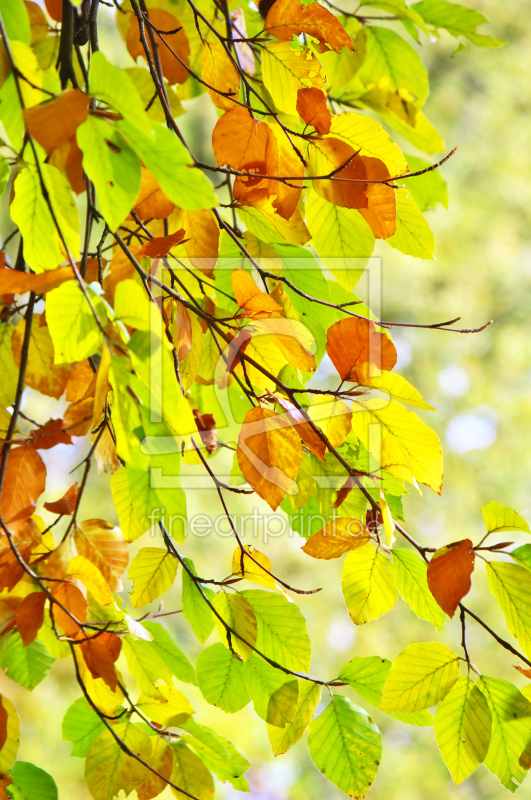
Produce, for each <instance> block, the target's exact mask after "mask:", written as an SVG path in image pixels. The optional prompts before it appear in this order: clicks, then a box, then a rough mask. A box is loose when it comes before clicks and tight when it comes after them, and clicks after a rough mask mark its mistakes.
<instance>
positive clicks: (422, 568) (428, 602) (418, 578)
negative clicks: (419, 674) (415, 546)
mask: <svg viewBox="0 0 531 800" xmlns="http://www.w3.org/2000/svg"><path fill="white" fill-rule="evenodd" d="M427 571H428V565H427V564H426V562H425V561H423V559H422V558H421V557H420V556H419V555H417V553H414V552H413V551H412V550H404V549H402V548H398V547H397V548H395V549H394V550H393V578H394V579H395V583H396V588H397V589H398V591H399V592H400V594H401V595H402V597H403V599H404V600H405V601H406V603H407V604H408V605H409V606H411V608H412V610H413V611H414V612H415V614H416V615H417V616H418V617H421V619H425V620H427V621H428V622H431V623H432V625H435V627H436V628H437V631H438V632H439V633H440V632H441V630H442V627H443V625H444V623H445V622H446V614H445V613H444V611H443V610H442V609H441V608H440V607H439V605H438V604H437V603H436V602H435V599H434V597H433V595H432V593H431V592H430V590H429V587H428V581H427V577H426V574H427Z"/></svg>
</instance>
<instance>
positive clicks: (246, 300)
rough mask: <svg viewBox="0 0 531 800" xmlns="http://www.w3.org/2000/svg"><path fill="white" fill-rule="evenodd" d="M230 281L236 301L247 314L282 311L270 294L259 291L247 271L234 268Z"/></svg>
mask: <svg viewBox="0 0 531 800" xmlns="http://www.w3.org/2000/svg"><path fill="white" fill-rule="evenodd" d="M231 281H232V288H233V289H234V295H235V297H236V302H237V303H238V305H239V306H240V308H244V309H245V311H247V313H248V314H251V315H254V314H261V313H264V312H265V313H272V312H275V311H282V306H279V304H278V303H277V302H276V301H275V300H273V298H272V297H271V295H270V294H266V293H265V292H261V291H260V289H259V288H258V286H257V285H256V283H255V282H254V281H253V279H252V278H251V276H250V275H249V273H248V272H246V271H245V270H244V269H235V270H234V271H233V273H232V276H231Z"/></svg>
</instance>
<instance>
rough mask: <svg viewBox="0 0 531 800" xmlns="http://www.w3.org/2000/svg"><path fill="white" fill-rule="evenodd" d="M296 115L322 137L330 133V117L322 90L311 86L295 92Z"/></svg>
mask: <svg viewBox="0 0 531 800" xmlns="http://www.w3.org/2000/svg"><path fill="white" fill-rule="evenodd" d="M297 113H298V114H299V116H301V117H302V118H303V120H304V121H305V122H306V123H307V124H308V125H311V126H312V127H313V128H315V130H316V131H317V133H320V134H321V136H324V135H325V134H327V133H330V126H331V124H332V115H331V114H330V111H329V110H328V106H327V105H326V95H325V93H324V92H323V90H322V89H317V88H316V87H315V86H311V87H310V88H308V89H306V88H303V89H299V91H298V92H297Z"/></svg>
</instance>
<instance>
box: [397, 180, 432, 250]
mask: <svg viewBox="0 0 531 800" xmlns="http://www.w3.org/2000/svg"><path fill="white" fill-rule="evenodd" d="M412 180H414V178H412ZM386 241H387V244H389V245H390V246H391V247H394V248H395V250H400V252H401V253H404V254H405V255H406V256H413V257H414V258H433V249H434V247H435V239H434V237H433V233H432V232H431V230H430V226H429V225H428V223H427V222H426V220H425V219H424V217H423V216H422V212H421V210H420V208H419V207H418V205H417V204H416V202H415V201H414V199H413V196H412V194H411V193H410V192H409V190H408V189H397V190H396V233H395V234H394V235H393V236H391V237H390V238H389V239H387V240H386Z"/></svg>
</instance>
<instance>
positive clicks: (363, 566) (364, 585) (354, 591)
mask: <svg viewBox="0 0 531 800" xmlns="http://www.w3.org/2000/svg"><path fill="white" fill-rule="evenodd" d="M354 416H357V415H356V414H355V415H354ZM341 581H342V586H343V596H344V598H345V603H346V604H347V609H348V613H349V614H350V618H351V620H352V621H353V622H354V623H355V624H356V625H363V624H365V623H366V622H369V620H373V619H378V617H381V616H382V614H386V613H387V612H388V611H390V609H391V608H392V607H393V606H394V604H395V603H396V600H397V598H398V591H397V589H396V586H395V584H394V582H393V577H392V575H391V562H390V561H389V559H388V558H387V557H386V556H384V554H383V553H382V552H381V551H380V550H377V549H376V548H375V547H373V546H372V545H371V544H365V545H363V546H362V547H358V548H357V549H356V550H353V551H352V552H350V553H348V555H347V557H346V559H345V561H344V562H343V572H342V578H341Z"/></svg>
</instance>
